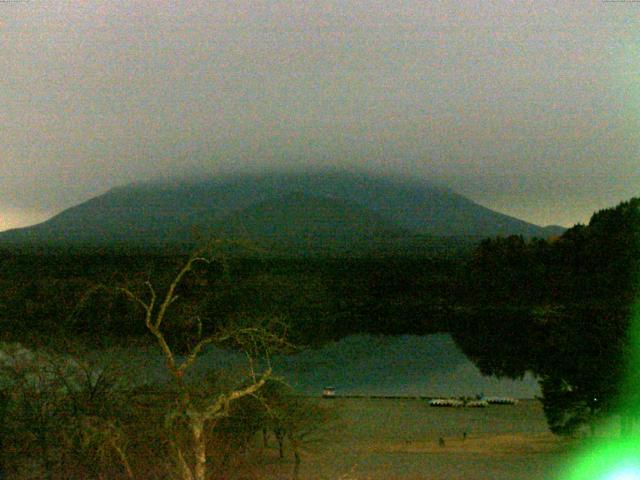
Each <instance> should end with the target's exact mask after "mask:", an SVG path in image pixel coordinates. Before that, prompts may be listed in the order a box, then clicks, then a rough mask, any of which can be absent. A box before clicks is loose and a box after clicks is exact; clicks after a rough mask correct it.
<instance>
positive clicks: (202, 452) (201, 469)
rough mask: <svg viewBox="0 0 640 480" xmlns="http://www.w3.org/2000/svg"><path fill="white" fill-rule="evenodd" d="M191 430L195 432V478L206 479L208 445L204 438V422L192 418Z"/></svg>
mask: <svg viewBox="0 0 640 480" xmlns="http://www.w3.org/2000/svg"><path fill="white" fill-rule="evenodd" d="M191 432H192V433H193V448H194V455H195V467H194V469H193V470H194V472H193V473H194V480H206V478H207V445H206V440H205V438H204V422H203V421H202V420H192V423H191Z"/></svg>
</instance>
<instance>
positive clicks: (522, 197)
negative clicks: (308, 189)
mask: <svg viewBox="0 0 640 480" xmlns="http://www.w3.org/2000/svg"><path fill="white" fill-rule="evenodd" d="M637 5H638V4H634V3H628V4H624V3H606V2H600V1H588V2H550V1H536V2H535V3H534V2H481V1H470V0H466V1H458V2H437V1H434V2H423V1H417V0H404V1H402V0H387V1H361V2H348V1H337V0H327V1H315V2H314V1H309V2H296V1H294V0H283V1H272V0H271V1H245V0H235V1H233V2H231V1H215V2H211V1H202V0H190V1H171V2H169V1H153V2H151V1H144V2H143V1H139V2H133V1H131V2H126V1H122V2H104V3H92V2H55V1H33V2H27V3H10V4H2V5H0V42H1V44H2V49H1V50H0V71H2V72H3V74H2V76H0V104H2V105H3V107H2V109H0V125H1V126H2V127H1V129H0V145H2V151H1V152H0V192H1V193H2V194H1V195H0V217H2V215H3V214H2V209H3V208H4V209H5V210H4V211H5V213H4V218H5V223H7V222H8V220H6V219H7V218H9V213H10V212H13V213H11V214H10V215H12V218H14V220H12V222H13V223H16V221H18V220H15V219H16V218H19V217H20V212H23V217H24V220H23V223H24V222H27V221H30V220H32V219H33V218H35V217H34V215H36V216H37V215H44V214H47V213H49V214H50V213H53V212H55V211H58V210H60V209H62V208H65V207H68V206H71V205H73V204H76V203H78V202H80V201H82V200H84V199H86V198H88V197H90V196H92V195H95V194H98V193H101V192H102V191H104V190H106V189H108V188H110V187H112V186H114V185H118V184H122V183H127V182H131V181H134V180H139V179H146V178H152V177H169V176H173V175H186V174H191V175H194V174H204V173H215V172H218V171H224V170H229V169H254V168H265V167H272V166H283V165H284V166H300V165H301V164H309V165H314V166H319V165H327V164H328V165H337V166H353V165H359V166H362V167H363V168H368V169H372V170H377V171H381V170H382V171H384V170H386V171H391V172H397V171H400V172H403V173H413V174H416V175H421V176H425V177H428V178H431V179H436V180H439V181H445V182H448V183H449V184H451V185H452V186H453V187H454V188H456V189H458V190H459V191H460V192H461V193H465V194H468V195H469V196H470V197H471V198H473V199H475V200H478V201H480V202H481V203H484V204H485V205H487V206H490V207H494V208H498V209H499V210H501V211H504V212H506V213H511V214H514V215H518V216H521V217H523V218H525V219H527V220H531V221H534V222H538V223H543V224H545V223H563V224H571V223H574V222H576V221H585V220H587V219H588V216H589V214H590V213H591V212H592V211H593V210H595V209H598V208H602V207H604V206H608V205H612V204H614V203H617V202H618V201H621V200H623V199H625V198H628V197H631V196H633V195H636V194H637V193H638V191H637V185H638V181H639V180H640V173H639V171H640V168H638V165H640V162H639V161H638V152H639V147H640V142H639V136H638V133H637V132H638V131H639V130H638V127H640V108H639V107H638V105H639V103H638V102H639V101H640V91H639V89H638V86H637V78H638V75H639V74H640V64H639V63H638V58H640V55H639V54H640V52H639V51H638V48H639V47H638V45H640V43H639V42H638V33H637V32H638V31H640V28H639V27H640V9H639V8H638V6H637ZM16 212H17V213H16ZM29 212H30V213H29ZM34 212H35V213H34ZM27 218H28V219H27ZM0 228H2V221H1V220H0Z"/></svg>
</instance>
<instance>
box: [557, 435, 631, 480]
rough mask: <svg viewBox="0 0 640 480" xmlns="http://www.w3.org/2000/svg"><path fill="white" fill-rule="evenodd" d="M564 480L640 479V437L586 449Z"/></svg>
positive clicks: (609, 442) (563, 477) (618, 440)
mask: <svg viewBox="0 0 640 480" xmlns="http://www.w3.org/2000/svg"><path fill="white" fill-rule="evenodd" d="M560 478H562V479H563V480H640V437H633V438H628V439H625V440H620V439H617V440H613V441H608V442H603V443H601V444H597V445H592V446H591V447H589V448H587V449H586V450H585V451H583V452H582V453H581V454H580V455H579V456H578V459H577V461H575V462H574V463H573V464H572V465H571V466H570V468H569V469H568V472H567V474H566V475H563V476H561V477H560Z"/></svg>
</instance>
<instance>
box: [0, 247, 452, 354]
mask: <svg viewBox="0 0 640 480" xmlns="http://www.w3.org/2000/svg"><path fill="white" fill-rule="evenodd" d="M463 258H464V257H461V256H459V257H439V256H436V257H425V256H423V257H383V258H374V257H368V258H333V259H321V258H306V259H305V258H298V259H286V258H260V257H258V256H254V257H251V258H238V257H229V258H227V257H225V256H220V257H215V256H214V261H213V262H211V263H209V264H204V263H201V264H198V265H197V267H194V270H193V271H192V272H190V273H189V275H188V276H187V277H186V278H185V279H184V281H183V283H182V284H181V286H180V289H179V292H178V294H179V295H180V297H181V299H182V300H183V301H182V302H180V308H175V309H174V310H173V311H172V318H171V319H170V322H169V324H168V325H169V327H170V328H171V331H170V332H169V333H168V335H169V336H170V337H171V338H172V340H173V341H175V342H177V343H183V344H184V348H188V343H189V338H188V335H189V332H191V331H193V330H194V329H195V328H196V321H201V322H202V326H203V328H205V330H206V329H211V330H212V331H213V330H215V329H216V328H217V327H219V326H220V325H221V324H224V323H225V322H230V321H236V320H237V319H239V318H241V317H246V318H260V317H279V318H281V319H283V320H284V321H285V322H286V323H287V324H288V325H289V335H290V336H291V340H292V341H293V342H294V343H296V344H299V345H306V344H313V343H316V344H317V343H322V342H325V341H329V340H332V339H338V338H341V337H343V336H345V335H349V334H352V333H364V332H371V333H381V334H403V333H414V334H428V333H435V332H441V331H447V330H448V329H449V323H450V321H451V318H452V314H451V311H452V309H453V306H454V305H456V304H457V299H458V298H461V296H462V295H463V289H464V285H463V280H464V275H463V270H464V268H465V267H464V265H465V262H464V261H463ZM184 260H185V256H184V255H181V254H172V253H167V254H162V255H160V254H153V253H150V252H129V253H127V252H121V251H120V252H109V251H107V252H105V251H102V252H98V251H94V252H75V253H64V252H52V253H47V252H44V253H41V254H33V253H30V254H16V253H14V252H11V251H4V252H0V335H1V336H2V337H3V338H4V339H5V340H19V341H23V342H24V341H25V339H26V338H35V337H38V338H39V339H42V338H43V337H45V338H46V337H56V336H69V335H72V336H74V337H80V338H84V339H85V340H87V341H90V342H98V343H100V342H103V343H109V342H113V341H117V340H118V339H123V338H128V337H138V336H146V335H147V332H146V329H145V325H144V322H143V321H142V318H143V315H142V312H141V311H140V308H139V306H137V305H136V304H135V303H132V302H130V301H128V299H127V298H126V297H125V296H124V295H122V294H121V293H118V291H117V287H119V286H127V288H131V289H133V290H134V291H136V292H139V293H140V294H141V295H142V296H144V295H146V294H147V293H148V292H145V289H146V287H145V282H146V281H150V282H152V283H153V285H154V286H155V287H156V288H157V289H159V290H160V291H162V289H163V288H164V289H166V288H167V287H168V285H169V283H170V280H171V279H172V278H173V275H175V272H176V270H177V269H178V268H179V265H181V264H182V263H183V262H184ZM205 333H206V331H205Z"/></svg>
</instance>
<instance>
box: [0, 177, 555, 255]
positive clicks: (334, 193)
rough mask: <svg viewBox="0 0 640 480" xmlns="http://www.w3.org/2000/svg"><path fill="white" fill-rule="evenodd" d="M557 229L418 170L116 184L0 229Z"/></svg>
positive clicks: (471, 234) (263, 235) (165, 240)
mask: <svg viewBox="0 0 640 480" xmlns="http://www.w3.org/2000/svg"><path fill="white" fill-rule="evenodd" d="M562 230H563V229H561V228H560V227H552V228H549V227H547V228H542V227H539V226H537V225H533V224H530V223H527V222H524V221H522V220H519V219H516V218H513V217H510V216H507V215H504V214H501V213H498V212H495V211H492V210H490V209H488V208H486V207H483V206H482V205H479V204H477V203H475V202H473V201H471V200H469V199H467V198H465V197H463V196H461V195H459V194H456V193H454V192H452V191H450V190H447V189H444V188H440V187H435V186H433V185H430V184H428V183H426V182H424V181H419V180H407V179H399V178H391V177H376V176H371V175H364V174H360V175H358V174H353V173H315V174H284V173H279V174H275V173H274V174H263V175H255V174H254V175H248V174H247V175H236V176H227V177H221V178H210V179H205V180H199V181H189V182H174V183H164V184H153V183H147V184H133V185H129V186H125V187H119V188H115V189H112V190H110V191H109V192H107V193H105V194H103V195H100V196H98V197H95V198H93V199H91V200H89V201H86V202H84V203H82V204H80V205H77V206H75V207H72V208H69V209H67V210H65V211H63V212H61V213H60V214H58V215H56V216H54V217H53V218H51V219H49V220H47V221H46V222H43V223H41V224H38V225H34V226H31V227H27V228H22V229H14V230H10V231H7V232H2V233H0V243H4V244H8V243H10V244H51V243H53V244H60V245H113V244H125V245H126V244H137V245H166V244H185V243H190V242H193V241H194V232H195V231H198V232H199V234H200V235H205V236H221V237H228V238H246V239H249V240H252V241H259V242H261V243H265V242H266V243H270V242H273V244H274V245H275V244H278V243H280V244H283V245H286V250H287V251H288V252H290V253H291V252H294V251H295V252H299V253H309V252H315V251H317V250H318V249H320V250H322V251H325V252H327V251H343V252H344V251H351V250H352V249H353V248H355V247H354V246H357V248H358V249H360V248H364V249H370V248H374V246H375V247H376V248H377V247H379V246H380V245H384V246H385V248H393V247H391V245H396V244H397V245H400V244H403V245H407V244H411V243H412V239H415V238H421V237H458V238H461V237H464V238H479V237H487V236H495V235H509V234H518V235H524V236H527V237H530V236H539V237H547V236H549V235H551V234H556V233H561V232H562ZM407 242H408V243H407Z"/></svg>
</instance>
